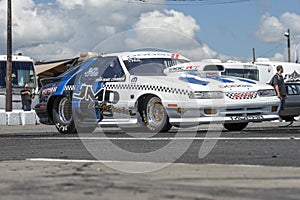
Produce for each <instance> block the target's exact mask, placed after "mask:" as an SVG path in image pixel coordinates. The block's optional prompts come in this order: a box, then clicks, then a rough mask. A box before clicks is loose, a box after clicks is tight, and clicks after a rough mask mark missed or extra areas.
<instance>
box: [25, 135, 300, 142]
mask: <svg viewBox="0 0 300 200" xmlns="http://www.w3.org/2000/svg"><path fill="white" fill-rule="evenodd" d="M30 139H33V140H134V141H139V140H140V141H169V140H300V138H297V137H294V136H290V137H174V138H172V137H157V138H146V137H140V138H137V137H135V138H130V137H40V138H30Z"/></svg>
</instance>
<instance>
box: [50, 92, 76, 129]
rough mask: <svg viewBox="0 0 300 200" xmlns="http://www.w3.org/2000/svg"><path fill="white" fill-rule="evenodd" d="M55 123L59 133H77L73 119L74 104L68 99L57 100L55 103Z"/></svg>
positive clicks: (53, 112) (53, 113)
mask: <svg viewBox="0 0 300 200" xmlns="http://www.w3.org/2000/svg"><path fill="white" fill-rule="evenodd" d="M52 115H53V122H54V124H55V127H56V128H57V130H58V132H59V133H62V134H70V133H76V128H75V123H74V120H73V117H72V104H71V101H70V100H69V99H68V98H67V97H60V98H56V99H55V100H54V103H53V111H52Z"/></svg>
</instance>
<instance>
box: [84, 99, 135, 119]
mask: <svg viewBox="0 0 300 200" xmlns="http://www.w3.org/2000/svg"><path fill="white" fill-rule="evenodd" d="M88 109H90V110H92V109H100V114H101V115H102V116H106V117H113V114H114V113H120V114H125V115H130V116H134V115H136V114H135V113H133V111H132V110H129V109H126V108H125V107H122V108H117V107H114V106H113V105H108V104H107V103H106V102H100V101H99V102H91V103H90V104H89V105H88Z"/></svg>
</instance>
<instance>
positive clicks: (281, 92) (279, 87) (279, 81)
mask: <svg viewBox="0 0 300 200" xmlns="http://www.w3.org/2000/svg"><path fill="white" fill-rule="evenodd" d="M276 70H277V73H276V74H275V75H274V78H273V85H274V88H275V91H276V94H277V96H278V98H279V99H280V101H281V105H280V110H284V106H285V99H287V93H286V88H285V84H284V80H283V76H282V73H283V67H282V66H281V65H278V66H277V68H276Z"/></svg>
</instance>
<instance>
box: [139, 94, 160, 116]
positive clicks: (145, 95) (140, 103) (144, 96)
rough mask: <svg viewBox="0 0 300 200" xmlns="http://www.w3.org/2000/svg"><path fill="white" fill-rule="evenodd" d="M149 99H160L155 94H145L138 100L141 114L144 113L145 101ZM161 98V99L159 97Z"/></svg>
mask: <svg viewBox="0 0 300 200" xmlns="http://www.w3.org/2000/svg"><path fill="white" fill-rule="evenodd" d="M147 97H158V96H156V95H154V94H143V95H142V96H140V97H139V98H138V100H137V110H138V111H139V112H140V113H141V112H142V105H143V104H142V103H143V102H144V101H145V99H146V98H147ZM158 98H159V97H158Z"/></svg>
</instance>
